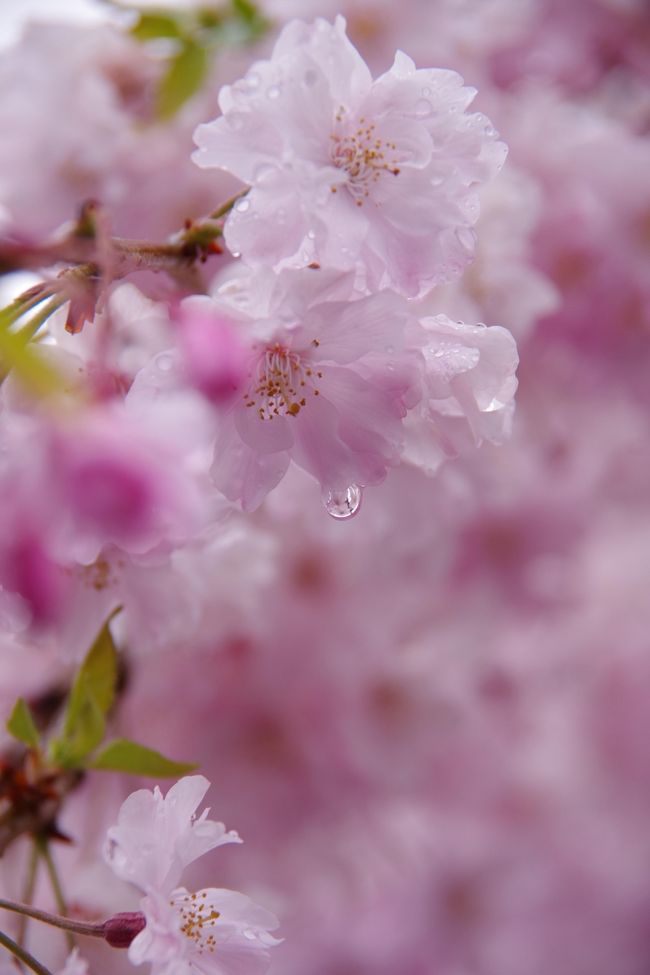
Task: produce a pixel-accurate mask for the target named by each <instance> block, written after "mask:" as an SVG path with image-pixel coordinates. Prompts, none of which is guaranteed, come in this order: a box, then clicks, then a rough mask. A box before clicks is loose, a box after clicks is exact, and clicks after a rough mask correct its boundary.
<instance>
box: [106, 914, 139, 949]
mask: <svg viewBox="0 0 650 975" xmlns="http://www.w3.org/2000/svg"><path fill="white" fill-rule="evenodd" d="M145 924H146V921H145V917H144V914H142V913H141V912H140V911H124V912H123V913H122V914H114V915H113V917H109V918H108V920H107V921H104V938H105V939H106V941H108V943H109V945H110V946H111V948H128V947H129V945H130V944H131V942H132V941H133V939H134V938H135V936H136V935H138V934H140V932H141V931H142V929H143V928H144V926H145Z"/></svg>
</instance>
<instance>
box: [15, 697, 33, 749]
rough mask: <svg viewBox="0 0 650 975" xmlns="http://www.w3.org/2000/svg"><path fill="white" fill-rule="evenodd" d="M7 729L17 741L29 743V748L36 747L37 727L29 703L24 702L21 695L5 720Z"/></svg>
mask: <svg viewBox="0 0 650 975" xmlns="http://www.w3.org/2000/svg"><path fill="white" fill-rule="evenodd" d="M7 731H8V732H9V734H11V735H13V736H14V738H17V739H18V741H22V742H24V743H25V744H26V745H29V747H30V748H38V746H39V743H40V738H39V734H38V729H37V727H36V725H35V724H34V719H33V717H32V712H31V711H30V710H29V705H28V704H26V703H25V701H24V700H23V698H22V697H19V698H18V700H17V701H16V703H15V704H14V709H13V711H12V712H11V716H10V718H9V720H8V721H7Z"/></svg>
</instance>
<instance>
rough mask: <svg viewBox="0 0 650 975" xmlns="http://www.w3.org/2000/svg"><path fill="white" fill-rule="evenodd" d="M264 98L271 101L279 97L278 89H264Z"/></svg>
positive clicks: (272, 86) (273, 87)
mask: <svg viewBox="0 0 650 975" xmlns="http://www.w3.org/2000/svg"><path fill="white" fill-rule="evenodd" d="M266 97H267V98H271V99H276V98H279V97H280V89H279V87H278V86H277V85H271V87H270V88H267V89H266Z"/></svg>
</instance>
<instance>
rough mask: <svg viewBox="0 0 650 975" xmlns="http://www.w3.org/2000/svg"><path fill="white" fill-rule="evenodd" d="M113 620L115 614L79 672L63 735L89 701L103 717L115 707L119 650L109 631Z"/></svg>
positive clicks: (102, 630) (100, 633)
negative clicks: (95, 705)
mask: <svg viewBox="0 0 650 975" xmlns="http://www.w3.org/2000/svg"><path fill="white" fill-rule="evenodd" d="M113 616H115V613H113V614H112V615H111V616H110V617H109V619H108V620H107V621H106V622H105V623H104V625H103V626H102V628H101V630H100V631H99V633H98V634H97V638H96V640H95V642H94V643H93V645H92V647H91V648H90V650H89V651H88V653H87V654H86V657H85V660H84V662H83V663H82V665H81V667H80V668H79V673H78V674H77V676H76V678H75V682H74V684H73V685H72V690H71V692H70V700H69V701H68V708H67V712H66V717H65V722H64V732H65V731H66V730H69V729H71V728H72V727H73V725H74V723H75V721H76V718H77V714H78V712H79V711H80V709H81V708H83V706H84V703H85V701H87V700H88V699H89V698H92V699H93V700H94V701H95V703H96V704H97V707H98V709H99V711H100V713H101V714H102V715H105V714H107V713H108V710H109V708H110V706H111V704H112V703H113V700H114V698H115V685H116V683H117V650H116V648H115V643H114V642H113V636H112V634H111V631H110V627H109V624H110V621H111V619H112V618H113Z"/></svg>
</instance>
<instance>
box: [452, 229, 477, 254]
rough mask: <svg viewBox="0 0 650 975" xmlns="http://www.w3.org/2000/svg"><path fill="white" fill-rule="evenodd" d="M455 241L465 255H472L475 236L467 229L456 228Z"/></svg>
mask: <svg viewBox="0 0 650 975" xmlns="http://www.w3.org/2000/svg"><path fill="white" fill-rule="evenodd" d="M455 236H456V240H457V241H458V243H459V244H460V246H461V247H462V249H463V250H464V251H465V252H466V253H467V254H473V253H474V249H475V247H476V234H475V233H474V231H473V230H470V228H469V227H458V228H457V229H456V231H455Z"/></svg>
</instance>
